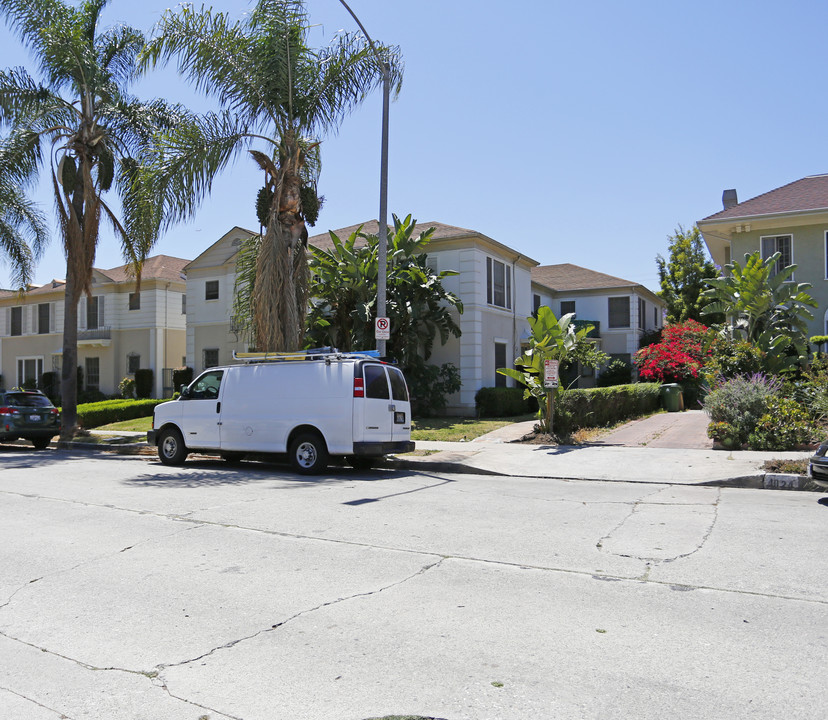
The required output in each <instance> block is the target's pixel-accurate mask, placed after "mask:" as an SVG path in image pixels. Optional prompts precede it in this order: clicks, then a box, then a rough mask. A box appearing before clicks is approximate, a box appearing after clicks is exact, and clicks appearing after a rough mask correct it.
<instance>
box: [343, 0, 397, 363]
mask: <svg viewBox="0 0 828 720" xmlns="http://www.w3.org/2000/svg"><path fill="white" fill-rule="evenodd" d="M339 2H341V3H342V5H343V6H344V7H345V9H346V10H347V11H348V12H349V13H350V15H351V17H352V18H353V19H354V20H355V21H356V24H357V25H359V29H360V30H362V34H363V35H364V36H365V39H366V40H367V41H368V44H369V45H370V46H371V50H372V51H373V53H374V57H376V59H377V62H378V63H379V66H380V69H381V70H382V149H381V152H380V202H379V205H380V207H379V218H378V220H379V248H378V249H377V264H378V266H379V267H378V268H377V314H376V316H377V317H385V305H386V294H387V275H388V105H389V102H390V96H391V68H390V67H389V65H388V63H387V62H385V61H384V60H383V59H382V57H381V56H380V54H379V52H377V48H376V45H374V41H373V40H371V36H370V35H369V34H368V32H367V31H366V30H365V28H364V27H363V25H362V23H361V22H360V21H359V18H358V17H357V16H356V15H355V14H354V11H353V10H351V8H350V7H349V6H348V3H346V2H345V0H339ZM377 352H378V353H379V356H380V357H384V356H385V340H377Z"/></svg>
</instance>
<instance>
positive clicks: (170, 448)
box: [158, 428, 187, 465]
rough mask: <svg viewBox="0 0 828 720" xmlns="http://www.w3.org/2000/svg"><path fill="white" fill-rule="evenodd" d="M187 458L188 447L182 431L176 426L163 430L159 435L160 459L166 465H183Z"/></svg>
mask: <svg viewBox="0 0 828 720" xmlns="http://www.w3.org/2000/svg"><path fill="white" fill-rule="evenodd" d="M186 458H187V447H186V446H185V445H184V438H182V437H181V433H180V432H179V431H178V430H177V429H176V428H167V429H166V430H162V431H161V435H159V437H158V459H159V460H161V462H162V463H164V465H181V464H183V463H184V460H185V459H186Z"/></svg>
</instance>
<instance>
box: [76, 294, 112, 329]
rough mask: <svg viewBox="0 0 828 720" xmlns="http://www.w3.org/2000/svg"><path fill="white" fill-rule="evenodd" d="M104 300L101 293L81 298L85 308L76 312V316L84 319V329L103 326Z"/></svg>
mask: <svg viewBox="0 0 828 720" xmlns="http://www.w3.org/2000/svg"><path fill="white" fill-rule="evenodd" d="M104 301H105V298H104V296H103V295H93V296H92V297H91V298H83V302H84V303H85V309H83V310H82V311H81V312H79V313H78V318H79V319H80V320H81V321H83V320H85V321H86V325H85V327H83V328H82V329H84V330H96V329H98V328H102V327H104V325H105V324H106V323H105V322H104Z"/></svg>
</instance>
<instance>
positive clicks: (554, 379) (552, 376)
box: [543, 360, 558, 388]
mask: <svg viewBox="0 0 828 720" xmlns="http://www.w3.org/2000/svg"><path fill="white" fill-rule="evenodd" d="M543 386H544V387H548V388H553V387H558V361H557V360H544V361H543Z"/></svg>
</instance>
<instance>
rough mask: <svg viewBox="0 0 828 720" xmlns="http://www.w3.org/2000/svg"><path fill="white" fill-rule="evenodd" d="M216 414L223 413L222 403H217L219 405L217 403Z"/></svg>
mask: <svg viewBox="0 0 828 720" xmlns="http://www.w3.org/2000/svg"><path fill="white" fill-rule="evenodd" d="M216 412H217V413H220V412H221V403H220V402H217V403H216Z"/></svg>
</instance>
